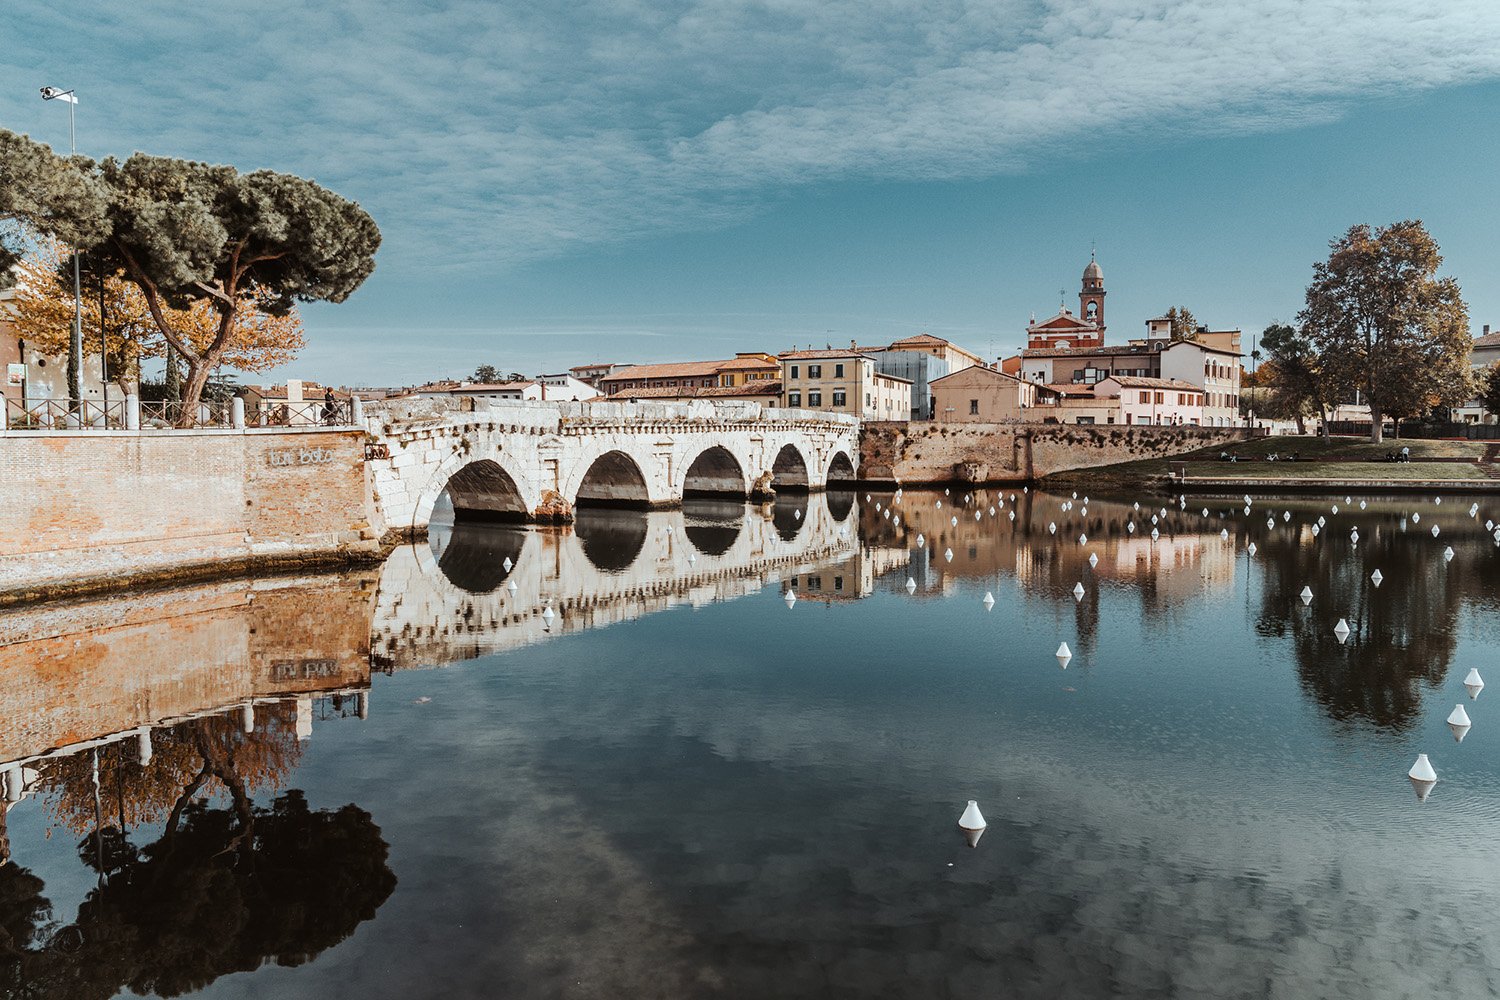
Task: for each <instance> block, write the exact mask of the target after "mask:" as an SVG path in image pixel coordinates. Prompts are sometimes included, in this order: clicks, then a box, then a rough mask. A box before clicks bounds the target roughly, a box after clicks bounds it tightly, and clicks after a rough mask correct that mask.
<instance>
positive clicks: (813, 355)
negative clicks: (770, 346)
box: [777, 347, 875, 361]
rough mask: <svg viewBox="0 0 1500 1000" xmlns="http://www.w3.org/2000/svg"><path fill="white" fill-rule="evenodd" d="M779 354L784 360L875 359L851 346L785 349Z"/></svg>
mask: <svg viewBox="0 0 1500 1000" xmlns="http://www.w3.org/2000/svg"><path fill="white" fill-rule="evenodd" d="M777 356H778V357H779V358H781V360H783V361H824V360H830V359H833V358H865V359H866V360H869V361H873V360H875V359H874V358H871V357H870V356H869V355H868V354H865V353H863V352H862V351H860V350H858V349H857V348H849V347H846V348H843V349H829V350H825V351H783V352H781V354H779V355H777Z"/></svg>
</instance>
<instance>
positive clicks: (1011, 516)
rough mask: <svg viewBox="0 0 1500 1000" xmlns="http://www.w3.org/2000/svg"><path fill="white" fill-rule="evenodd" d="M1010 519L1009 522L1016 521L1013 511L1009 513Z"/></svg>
mask: <svg viewBox="0 0 1500 1000" xmlns="http://www.w3.org/2000/svg"><path fill="white" fill-rule="evenodd" d="M1010 519H1011V520H1012V521H1014V520H1015V519H1016V512H1015V511H1011V512H1010Z"/></svg>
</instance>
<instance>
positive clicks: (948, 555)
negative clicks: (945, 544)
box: [943, 549, 953, 562]
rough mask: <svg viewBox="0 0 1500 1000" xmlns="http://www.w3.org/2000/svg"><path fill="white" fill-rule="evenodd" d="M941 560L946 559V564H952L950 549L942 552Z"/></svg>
mask: <svg viewBox="0 0 1500 1000" xmlns="http://www.w3.org/2000/svg"><path fill="white" fill-rule="evenodd" d="M943 558H944V559H946V560H947V561H948V562H952V561H953V550H952V549H944V550H943Z"/></svg>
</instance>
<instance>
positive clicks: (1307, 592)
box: [1298, 587, 1313, 607]
mask: <svg viewBox="0 0 1500 1000" xmlns="http://www.w3.org/2000/svg"><path fill="white" fill-rule="evenodd" d="M1298 596H1299V597H1301V598H1302V606H1303V607H1307V605H1309V604H1311V603H1312V598H1313V593H1312V588H1311V587H1303V588H1302V593H1301V594H1299V595H1298Z"/></svg>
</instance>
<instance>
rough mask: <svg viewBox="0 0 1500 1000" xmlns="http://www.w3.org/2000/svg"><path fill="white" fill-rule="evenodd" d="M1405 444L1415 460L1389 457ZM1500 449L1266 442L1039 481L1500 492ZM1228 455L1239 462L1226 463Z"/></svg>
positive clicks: (1168, 487) (1166, 488) (1462, 444)
mask: <svg viewBox="0 0 1500 1000" xmlns="http://www.w3.org/2000/svg"><path fill="white" fill-rule="evenodd" d="M1403 447H1406V448H1409V449H1410V454H1411V461H1409V462H1392V461H1388V460H1387V456H1388V455H1390V454H1392V453H1395V452H1399V451H1400V449H1401V448H1403ZM1497 451H1500V448H1496V446H1495V445H1494V444H1493V443H1490V442H1484V441H1427V440H1400V441H1387V442H1384V443H1383V444H1378V445H1377V444H1371V443H1370V442H1369V441H1368V440H1365V439H1363V438H1342V437H1335V438H1329V439H1323V438H1310V437H1292V436H1288V437H1269V438H1259V439H1256V440H1253V441H1244V442H1239V443H1236V444H1233V445H1229V446H1226V447H1223V448H1214V447H1210V448H1203V449H1199V450H1198V451H1194V452H1189V453H1186V454H1183V455H1180V456H1177V457H1175V458H1149V459H1142V460H1139V461H1134V462H1122V463H1119V464H1117V465H1108V466H1101V467H1098V468H1092V469H1076V470H1072V471H1069V472H1064V473H1060V474H1057V475H1054V476H1048V477H1046V478H1045V479H1043V480H1042V482H1043V485H1046V486H1052V487H1060V486H1063V485H1066V486H1074V485H1088V486H1091V487H1093V488H1094V489H1096V490H1099V489H1105V488H1114V489H1133V490H1138V489H1153V490H1158V491H1162V492H1176V491H1180V490H1181V489H1183V488H1188V489H1193V490H1199V491H1201V490H1208V489H1216V488H1223V489H1232V490H1235V491H1238V492H1247V493H1255V492H1264V491H1275V490H1290V491H1295V492H1307V493H1316V492H1330V491H1340V492H1360V491H1363V492H1372V491H1379V492H1397V493H1400V492H1434V491H1437V492H1444V491H1447V492H1470V493H1500V464H1497V462H1496V452H1497ZM1225 455H1230V456H1233V457H1234V458H1235V459H1236V461H1228V460H1226V459H1225V458H1224V456H1225ZM1273 455H1274V456H1276V458H1275V459H1274V460H1273V459H1272V458H1271V456H1273ZM1294 455H1295V456H1296V458H1295V460H1293V459H1292V456H1294Z"/></svg>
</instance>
